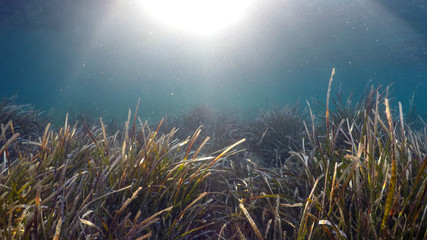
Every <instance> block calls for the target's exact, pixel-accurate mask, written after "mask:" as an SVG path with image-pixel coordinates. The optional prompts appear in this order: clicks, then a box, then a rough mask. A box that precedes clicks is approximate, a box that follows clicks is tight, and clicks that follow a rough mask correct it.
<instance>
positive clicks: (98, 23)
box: [0, 0, 427, 120]
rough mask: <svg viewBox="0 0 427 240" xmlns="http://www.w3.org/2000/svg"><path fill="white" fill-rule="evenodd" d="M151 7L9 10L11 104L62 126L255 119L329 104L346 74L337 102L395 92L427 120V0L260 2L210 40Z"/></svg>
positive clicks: (3, 38) (12, 1)
mask: <svg viewBox="0 0 427 240" xmlns="http://www.w3.org/2000/svg"><path fill="white" fill-rule="evenodd" d="M144 2H147V1H142V0H141V1H137V0H129V1H123V0H91V1H84V0H73V1H67V0H2V1H0V83H1V85H0V97H2V96H4V97H11V96H13V95H18V98H17V101H18V102H19V103H31V104H33V105H34V106H36V107H38V108H41V109H45V110H49V109H54V117H55V118H56V119H63V118H65V114H66V113H67V112H70V113H76V112H80V113H87V112H88V113H91V114H93V115H94V116H103V117H107V118H119V119H122V118H126V117H127V111H128V109H129V108H132V109H134V106H135V105H136V102H137V101H138V98H141V106H140V111H141V112H140V113H141V115H142V117H143V118H144V119H148V120H158V119H160V118H161V117H163V116H165V115H173V114H176V113H179V112H182V111H186V110H188V109H191V108H193V107H195V106H201V105H203V106H207V107H209V108H213V109H219V110H221V111H226V112H235V113H238V114H240V115H241V116H243V118H246V117H251V116H254V115H255V114H256V112H257V111H258V110H259V109H265V108H268V107H271V106H278V107H281V106H284V105H286V104H288V103H295V102H297V101H298V100H300V101H301V102H303V103H304V104H305V100H312V98H317V99H319V100H321V101H322V102H323V101H324V99H325V98H326V92H327V88H328V80H329V77H330V74H331V70H332V68H335V69H336V75H335V77H334V82H333V85H332V93H331V94H332V95H335V94H337V92H338V91H339V89H342V90H343V92H344V95H345V96H349V95H350V94H353V95H354V96H355V97H354V98H355V100H357V99H358V96H360V95H361V93H362V92H363V90H364V89H365V87H366V86H370V85H375V86H376V85H379V84H381V85H383V86H388V85H390V84H392V86H391V90H393V95H392V96H393V97H395V99H396V101H400V102H402V104H403V108H404V110H407V109H408V108H409V103H410V101H411V99H412V97H413V99H414V103H415V104H416V107H417V110H418V112H419V113H420V114H421V115H423V116H426V112H427V104H426V102H427V98H426V95H425V93H426V92H427V3H426V2H425V1H423V0H351V1H350V0H322V1H320V0H298V1H297V0H280V1H279V0H267V1H257V0H253V1H252V2H251V3H252V4H251V5H249V6H248V8H247V9H246V11H245V12H244V14H242V16H240V18H239V19H238V20H236V21H235V22H233V23H230V24H229V25H227V26H225V27H223V28H222V29H220V30H217V31H216V32H215V33H208V34H197V33H195V32H190V31H185V30H183V29H181V28H178V27H174V26H173V25H170V24H169V25H168V24H165V23H164V22H162V21H160V20H159V19H158V18H156V17H153V14H151V13H149V12H148V11H147V9H146V8H144V4H143V3H144ZM168 7H169V6H168V5H167V4H166V5H165V6H163V8H164V9H168ZM169 10H170V9H169ZM176 11H179V9H177V10H176ZM218 18H219V19H218V20H215V21H219V20H220V18H221V17H220V16H219V17H218ZM197 21H198V19H197V18H196V19H194V20H193V22H197ZM205 30H206V29H205Z"/></svg>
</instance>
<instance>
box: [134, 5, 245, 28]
mask: <svg viewBox="0 0 427 240" xmlns="http://www.w3.org/2000/svg"><path fill="white" fill-rule="evenodd" d="M140 3H141V5H142V7H143V9H144V11H145V12H146V13H147V14H149V15H151V16H152V17H153V18H155V19H156V20H158V21H161V22H162V24H164V25H165V26H167V27H172V28H176V29H178V30H183V31H188V32H191V33H194V34H201V35H206V34H212V33H217V32H219V31H221V30H222V29H224V28H226V27H227V26H230V25H232V24H234V23H236V22H237V21H238V20H240V19H242V17H243V15H244V14H245V12H246V11H247V9H248V8H249V6H250V4H251V3H252V0H145V1H140Z"/></svg>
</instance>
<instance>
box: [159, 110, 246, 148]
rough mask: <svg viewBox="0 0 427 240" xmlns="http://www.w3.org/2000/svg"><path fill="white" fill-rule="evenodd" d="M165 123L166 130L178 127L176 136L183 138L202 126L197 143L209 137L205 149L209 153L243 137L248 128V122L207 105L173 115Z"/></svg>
mask: <svg viewBox="0 0 427 240" xmlns="http://www.w3.org/2000/svg"><path fill="white" fill-rule="evenodd" d="M165 125H166V126H165V129H166V131H170V130H171V129H172V128H176V129H177V132H176V134H175V136H176V138H178V139H181V140H185V139H186V138H188V137H190V136H191V135H192V134H193V133H194V132H195V131H196V130H197V129H199V128H201V129H202V131H201V132H200V136H199V139H198V140H197V141H196V144H201V143H202V141H203V140H204V139H205V138H206V137H209V141H208V142H207V144H206V146H205V148H204V149H203V150H204V151H205V152H207V153H208V152H213V151H217V150H218V149H222V148H224V146H228V145H230V144H233V143H234V142H236V141H238V140H239V139H241V138H243V137H244V131H245V129H246V124H245V123H243V122H241V121H239V120H238V118H237V117H236V116H234V115H232V114H227V113H224V112H220V111H216V110H213V109H211V108H208V107H206V106H196V107H194V108H192V109H190V110H189V111H187V112H182V113H180V114H178V115H175V116H172V117H171V118H169V119H167V122H166V123H165ZM161 130H163V129H161Z"/></svg>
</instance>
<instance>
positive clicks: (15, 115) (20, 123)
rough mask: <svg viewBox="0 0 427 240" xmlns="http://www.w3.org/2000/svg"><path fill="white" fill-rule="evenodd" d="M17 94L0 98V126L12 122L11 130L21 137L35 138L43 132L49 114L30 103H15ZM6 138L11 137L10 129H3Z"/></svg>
mask: <svg viewBox="0 0 427 240" xmlns="http://www.w3.org/2000/svg"><path fill="white" fill-rule="evenodd" d="M16 99H17V96H16V95H15V96H13V97H10V98H2V99H0V123H2V124H3V127H2V128H7V126H8V125H9V124H11V123H12V124H13V131H14V132H16V133H19V134H20V137H21V138H25V139H28V138H30V137H31V138H33V139H34V138H37V137H39V136H40V135H41V134H43V129H44V127H45V126H46V124H47V122H48V118H49V116H50V114H43V112H41V111H40V110H36V109H34V107H33V106H32V105H30V104H16ZM4 134H6V135H5V137H6V138H9V137H11V135H13V134H12V131H4ZM0 143H2V142H0Z"/></svg>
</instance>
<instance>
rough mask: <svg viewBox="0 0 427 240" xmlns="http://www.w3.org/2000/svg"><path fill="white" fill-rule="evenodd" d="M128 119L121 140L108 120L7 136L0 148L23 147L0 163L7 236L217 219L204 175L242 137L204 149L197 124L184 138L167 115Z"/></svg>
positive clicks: (140, 230) (141, 234) (170, 228)
mask: <svg viewBox="0 0 427 240" xmlns="http://www.w3.org/2000/svg"><path fill="white" fill-rule="evenodd" d="M130 119H131V118H130V114H129V118H128V121H127V122H126V123H125V130H124V131H123V138H122V139H121V140H119V139H118V134H115V135H112V136H107V135H106V129H105V126H104V124H103V122H102V120H101V121H100V123H101V127H100V128H97V127H96V126H92V127H88V126H86V125H84V126H83V127H78V126H77V125H74V126H72V127H71V126H70V125H69V124H68V122H67V120H66V122H65V125H64V127H62V128H60V129H59V130H58V131H54V130H51V129H50V124H48V125H47V126H46V128H45V131H44V134H43V136H42V138H41V139H40V140H39V141H37V140H35V141H28V142H26V143H25V144H21V143H16V137H15V136H16V135H14V136H13V137H12V138H10V139H8V140H7V142H6V144H5V145H3V146H2V148H1V150H0V155H2V156H3V153H4V152H6V151H8V150H7V149H8V146H9V145H11V144H14V145H15V147H16V148H18V149H21V153H22V154H20V157H18V158H16V159H10V158H7V157H6V158H5V161H4V162H3V163H2V164H1V169H0V170H1V171H0V173H1V174H0V189H1V193H2V194H1V195H0V203H1V204H0V236H1V238H2V239H28V238H42V239H63V238H70V239H81V238H84V239H95V238H102V239H118V238H120V239H136V238H138V239H147V238H150V237H151V236H153V237H154V238H155V239H179V238H192V236H194V234H195V233H197V232H198V233H199V234H200V231H202V232H203V230H204V229H205V228H206V227H207V226H210V225H212V224H213V222H211V221H209V217H207V215H208V214H207V212H208V207H209V206H210V205H209V203H210V202H211V196H212V194H211V193H210V192H208V191H206V189H207V185H206V181H207V180H208V179H209V178H210V175H211V171H212V170H213V169H215V168H216V166H217V165H218V164H219V163H220V162H221V161H222V160H223V159H224V158H226V157H227V156H229V154H232V153H233V151H231V150H232V149H233V148H234V146H236V145H237V144H239V143H241V142H243V141H244V140H241V141H239V142H237V143H236V144H234V145H232V146H230V147H229V148H226V149H225V150H224V151H222V152H221V153H220V154H218V155H217V156H216V157H215V156H212V157H211V156H206V157H198V156H199V152H200V150H201V149H202V148H203V146H204V145H205V142H203V143H202V144H201V145H199V146H196V145H194V142H195V141H196V139H197V138H198V135H199V131H196V133H195V134H193V136H192V138H191V139H189V140H186V141H184V142H182V141H177V140H174V134H175V132H176V130H175V129H172V130H171V131H170V132H169V133H167V134H163V135H159V134H158V130H159V128H160V126H161V124H162V122H160V124H159V125H158V127H157V129H156V130H155V131H153V130H151V129H150V128H149V127H148V125H147V124H146V123H145V124H144V123H142V122H141V121H139V122H140V123H139V124H137V123H136V122H137V118H136V114H135V118H134V121H133V123H132V122H131V120H130ZM137 125H139V127H138V126H137ZM28 145H34V146H37V149H36V150H34V151H27V150H26V146H28ZM193 148H195V149H196V150H193Z"/></svg>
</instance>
